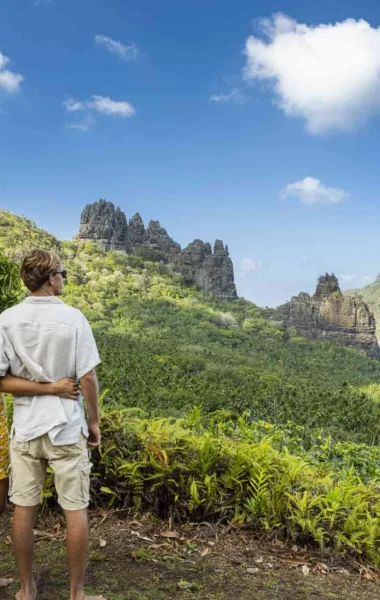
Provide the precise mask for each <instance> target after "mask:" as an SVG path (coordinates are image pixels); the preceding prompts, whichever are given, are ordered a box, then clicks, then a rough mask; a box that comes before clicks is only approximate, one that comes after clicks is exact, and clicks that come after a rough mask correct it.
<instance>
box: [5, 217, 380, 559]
mask: <svg viewBox="0 0 380 600" xmlns="http://www.w3.org/2000/svg"><path fill="white" fill-rule="evenodd" d="M35 246H39V247H41V248H54V249H55V250H57V251H58V252H59V253H60V254H61V256H62V258H63V261H64V265H65V268H66V269H67V270H68V273H69V278H68V283H67V285H66V288H65V296H64V299H65V301H66V302H68V303H69V304H72V305H74V306H76V307H78V308H80V309H81V310H83V312H84V313H85V314H86V315H87V316H88V318H89V319H90V321H91V324H92V326H93V329H94V331H95V335H96V338H97V341H98V344H99V349H100V353H101V357H102V360H103V362H102V365H101V366H100V367H99V376H100V381H101V387H102V409H101V410H102V436H103V437H102V447H101V450H100V453H94V456H93V458H94V462H95V470H94V472H95V475H94V477H93V479H92V501H93V504H95V505H99V506H107V505H109V506H111V505H112V506H120V507H124V508H125V507H126V506H128V507H131V506H134V507H135V509H136V510H144V509H145V510H149V511H150V512H152V513H154V514H155V515H157V516H159V517H165V518H166V517H168V516H169V515H170V516H171V517H173V518H174V519H179V520H183V519H187V518H190V519H191V520H199V521H205V520H206V519H207V520H208V521H212V520H214V521H215V520H218V521H219V520H220V521H231V520H233V521H234V522H235V523H236V524H239V526H242V525H246V526H249V527H253V528H255V529H259V530H262V531H264V532H267V533H273V532H275V535H276V536H280V537H282V538H283V539H288V540H289V541H291V543H294V542H295V541H296V542H298V543H299V544H300V545H305V544H307V543H311V544H316V543H317V544H319V545H321V546H322V547H326V546H329V547H331V548H335V549H336V550H338V551H340V552H342V551H343V552H346V553H348V554H349V555H350V556H355V557H356V558H360V556H362V557H365V559H366V560H369V561H370V563H371V564H376V565H380V519H379V516H380V449H379V447H378V441H379V431H380V428H379V425H380V403H379V402H378V394H377V392H378V387H377V386H376V384H377V382H378V381H379V376H380V363H379V362H378V361H375V360H371V359H369V358H368V357H367V356H365V355H364V354H362V353H360V352H359V351H357V350H354V349H347V348H343V347H339V346H336V345H332V344H328V343H315V342H308V341H306V340H304V339H303V338H301V337H299V336H298V335H297V333H296V332H295V331H292V330H289V331H286V332H285V333H284V332H282V331H281V330H279V329H278V328H277V327H276V326H275V325H274V324H273V323H272V322H271V321H270V320H269V319H268V317H269V316H270V311H267V310H264V309H261V308H259V307H257V306H255V305H254V304H252V303H249V302H246V301H244V300H238V301H236V302H233V303H229V304H226V303H223V302H220V301H217V300H215V298H212V297H210V296H208V295H207V294H205V293H204V292H200V291H199V290H197V289H195V288H193V287H188V286H186V285H185V284H184V282H183V280H182V279H181V277H180V276H179V275H178V274H176V273H175V272H173V270H172V269H171V267H170V266H167V265H163V264H160V263H154V262H147V261H144V260H143V258H141V257H137V256H132V255H126V254H123V253H120V252H109V253H107V254H106V253H104V252H102V251H101V250H100V249H99V248H98V247H97V246H96V245H95V244H92V243H83V242H79V241H78V240H75V241H70V242H60V241H59V240H57V239H55V238H54V237H53V236H51V235H50V234H48V233H45V232H43V231H41V230H39V229H38V228H37V227H36V226H35V225H34V224H33V223H32V222H30V221H28V220H26V219H24V218H22V217H17V216H15V215H13V214H10V213H7V212H4V211H0V250H2V251H3V252H4V253H5V255H6V256H8V258H10V259H15V260H16V261H19V260H20V259H21V257H22V255H23V253H24V252H25V251H26V250H29V249H30V248H32V247H35ZM0 276H1V277H2V279H1V285H0V289H1V290H2V299H3V306H7V305H9V304H10V303H12V302H13V301H14V299H15V298H16V297H22V295H23V294H24V293H25V290H24V291H21V292H20V290H19V289H18V287H17V284H16V285H15V279H14V268H13V267H12V265H11V264H10V263H9V260H7V259H5V258H4V255H3V256H2V255H1V252H0ZM3 276H5V277H6V278H7V279H6V280H5V279H4V277H3ZM4 281H7V282H9V285H8V283H7V284H6V285H5V287H4ZM9 410H10V411H11V403H10V405H9ZM51 484H52V482H51V480H49V482H48V484H47V487H46V489H45V492H44V503H45V504H47V503H49V502H51V498H52V496H53V490H52V487H51Z"/></svg>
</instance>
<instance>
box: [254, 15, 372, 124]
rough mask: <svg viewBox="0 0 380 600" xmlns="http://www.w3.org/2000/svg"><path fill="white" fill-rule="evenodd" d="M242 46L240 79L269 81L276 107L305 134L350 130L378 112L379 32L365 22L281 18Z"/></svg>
mask: <svg viewBox="0 0 380 600" xmlns="http://www.w3.org/2000/svg"><path fill="white" fill-rule="evenodd" d="M261 30H262V33H263V36H264V39H260V38H258V37H255V36H250V37H249V38H248V39H247V42H246V56H247V64H246V67H245V70H244V74H245V77H246V78H247V79H248V80H251V81H256V80H259V81H269V82H271V83H272V84H273V90H274V93H275V97H276V102H277V104H278V106H279V107H280V108H281V109H282V110H283V111H284V112H285V114H286V115H288V116H291V117H302V118H303V119H305V120H306V128H307V130H308V131H309V132H310V133H314V134H319V133H323V132H327V131H331V130H352V129H354V128H356V127H358V126H360V125H361V124H363V123H364V122H365V121H366V120H368V119H369V118H370V117H371V116H373V115H375V114H376V113H379V112H380V28H374V27H371V25H370V24H369V23H367V22H366V21H364V20H359V21H356V20H354V19H347V20H346V21H342V22H340V23H335V24H320V25H316V26H308V25H305V24H301V23H297V22H296V21H295V20H293V19H291V18H289V17H287V16H285V15H282V14H277V15H274V16H273V17H272V18H271V19H266V20H264V21H262V22H261Z"/></svg>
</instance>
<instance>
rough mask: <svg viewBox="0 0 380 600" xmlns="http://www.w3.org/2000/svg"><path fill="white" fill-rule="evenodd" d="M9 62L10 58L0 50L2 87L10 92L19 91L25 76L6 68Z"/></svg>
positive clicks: (0, 85) (0, 86)
mask: <svg viewBox="0 0 380 600" xmlns="http://www.w3.org/2000/svg"><path fill="white" fill-rule="evenodd" d="M9 62H10V60H9V58H8V57H7V56H4V54H2V53H1V52H0V89H1V88H2V89H4V90H5V91H6V92H10V93H12V92H18V91H19V90H20V87H21V84H22V82H23V81H24V78H23V76H22V75H20V73H14V72H13V71H9V70H8V69H7V68H6V67H7V65H8V64H9Z"/></svg>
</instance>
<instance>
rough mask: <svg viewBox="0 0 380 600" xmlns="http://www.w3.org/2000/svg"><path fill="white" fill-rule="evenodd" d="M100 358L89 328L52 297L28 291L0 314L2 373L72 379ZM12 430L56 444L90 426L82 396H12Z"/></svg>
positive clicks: (72, 310)
mask: <svg viewBox="0 0 380 600" xmlns="http://www.w3.org/2000/svg"><path fill="white" fill-rule="evenodd" d="M99 363H100V359H99V353H98V350H97V347H96V343H95V340H94V336H93V334H92V331H91V327H90V325H89V323H88V321H87V319H86V318H85V316H84V315H83V314H82V313H81V312H80V311H79V310H77V309H76V308H72V307H71V306H67V304H65V303H64V302H62V300H60V299H59V298H57V297H56V296H29V297H28V298H26V300H24V301H23V302H21V303H20V304H17V305H16V306H13V307H12V308H9V309H7V310H5V311H4V312H3V313H1V314H0V377H3V376H5V375H6V374H7V373H8V372H10V373H11V374H12V375H14V376H16V377H22V378H23V379H29V380H30V381H38V382H41V383H43V382H45V383H47V382H55V381H59V380H60V379H62V378H63V377H72V378H74V379H75V380H76V381H79V379H80V378H81V377H82V376H83V375H86V373H89V372H90V371H91V370H92V369H94V368H95V367H96V366H97V365H98V364H99ZM13 419H14V420H13V426H12V435H14V434H16V436H17V438H18V439H19V440H21V441H29V440H32V439H35V438H37V437H40V436H42V435H44V434H45V433H48V434H49V437H50V439H51V441H52V443H53V444H54V445H55V446H63V445H66V444H75V443H76V442H78V440H79V436H80V432H81V431H82V432H83V434H84V435H85V436H86V437H87V436H88V428H87V423H86V418H85V413H84V409H83V405H82V400H81V398H80V396H79V395H78V400H76V401H75V400H67V399H64V398H59V397H58V396H51V395H46V396H23V397H19V396H16V397H15V398H14V416H13Z"/></svg>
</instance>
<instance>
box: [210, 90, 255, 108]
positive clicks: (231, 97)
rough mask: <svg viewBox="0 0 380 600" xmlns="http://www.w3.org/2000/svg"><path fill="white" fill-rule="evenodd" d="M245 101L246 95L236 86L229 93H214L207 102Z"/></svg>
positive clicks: (236, 102) (227, 102)
mask: <svg viewBox="0 0 380 600" xmlns="http://www.w3.org/2000/svg"><path fill="white" fill-rule="evenodd" d="M246 101H247V96H245V94H242V92H241V91H240V90H239V89H238V88H234V89H233V90H232V91H231V92H230V93H229V94H214V95H213V96H210V98H209V102H216V103H217V104H244V103H245V102H246Z"/></svg>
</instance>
